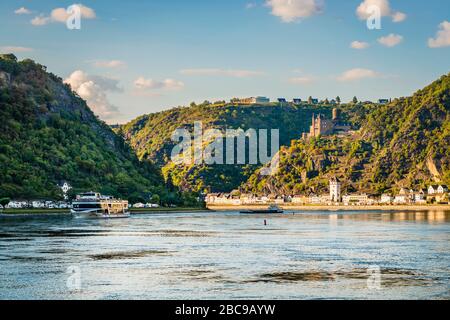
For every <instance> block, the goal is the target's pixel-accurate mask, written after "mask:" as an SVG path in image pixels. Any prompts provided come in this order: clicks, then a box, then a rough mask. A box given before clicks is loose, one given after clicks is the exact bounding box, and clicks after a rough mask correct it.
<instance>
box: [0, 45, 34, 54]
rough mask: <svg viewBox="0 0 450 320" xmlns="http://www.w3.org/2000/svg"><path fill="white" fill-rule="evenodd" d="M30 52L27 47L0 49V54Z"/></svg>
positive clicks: (30, 49) (5, 47)
mask: <svg viewBox="0 0 450 320" xmlns="http://www.w3.org/2000/svg"><path fill="white" fill-rule="evenodd" d="M30 51H33V49H32V48H27V47H16V46H4V47H0V52H6V53H21V52H30Z"/></svg>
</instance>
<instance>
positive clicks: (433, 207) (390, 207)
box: [208, 205, 450, 211]
mask: <svg viewBox="0 0 450 320" xmlns="http://www.w3.org/2000/svg"><path fill="white" fill-rule="evenodd" d="M279 207H281V208H282V209H283V210H285V211H450V205H375V206H326V205H303V206H301V205H281V206H279ZM208 209H210V210H215V211H240V210H252V209H253V210H260V209H267V205H240V206H208Z"/></svg>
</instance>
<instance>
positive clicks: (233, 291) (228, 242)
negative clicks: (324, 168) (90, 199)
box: [0, 211, 450, 299]
mask: <svg viewBox="0 0 450 320" xmlns="http://www.w3.org/2000/svg"><path fill="white" fill-rule="evenodd" d="M264 220H266V222H267V225H265V223H264ZM449 241H450V212H444V211H423V212H422V211H420V212H411V211H405V212H386V211H383V212H382V211H379V212H376V211H368V212H357V211H354V212H340V211H337V212H325V211H324V212H295V213H292V212H290V213H287V214H285V215H274V216H264V215H240V214H239V213H237V212H226V213H189V214H188V213H186V214H184V213H175V214H158V215H142V216H133V217H132V218H131V219H128V220H120V221H92V220H83V219H72V218H70V217H61V218H54V217H52V218H48V217H47V218H45V217H44V218H35V219H23V218H20V219H15V218H7V219H3V218H0V299H8V298H18V299H53V298H56V299H61V298H62V299H163V298H167V299H185V298H198V299H232V298H233V299H323V298H332V299H336V298H337V299H352V298H357V299H366V298H373V299H448V298H449V293H448V292H449V290H448V288H449V283H450V271H449V265H450V247H449ZM73 267H77V268H79V269H80V271H81V279H82V284H83V285H82V288H81V290H79V291H76V292H73V291H70V290H68V288H67V286H66V283H67V277H68V274H67V269H68V268H73ZM371 267H376V268H378V269H379V270H380V279H381V289H380V290H375V291H374V290H369V289H368V285H367V281H368V277H369V275H368V270H369V269H370V268H371Z"/></svg>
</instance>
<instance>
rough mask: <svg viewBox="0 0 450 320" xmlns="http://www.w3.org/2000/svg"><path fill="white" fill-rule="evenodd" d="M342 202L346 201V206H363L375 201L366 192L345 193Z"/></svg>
mask: <svg viewBox="0 0 450 320" xmlns="http://www.w3.org/2000/svg"><path fill="white" fill-rule="evenodd" d="M342 202H344V204H345V205H346V206H348V205H357V206H363V205H369V204H371V203H373V201H371V200H370V199H369V196H368V195H367V194H365V193H362V194H350V195H345V196H343V197H342Z"/></svg>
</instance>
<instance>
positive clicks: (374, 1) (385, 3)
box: [356, 0, 407, 22]
mask: <svg viewBox="0 0 450 320" xmlns="http://www.w3.org/2000/svg"><path fill="white" fill-rule="evenodd" d="M372 6H376V7H378V8H379V9H380V13H381V16H382V17H391V18H392V21H393V22H402V21H404V20H405V19H406V17H407V16H406V14H405V13H403V12H400V11H394V10H392V9H391V5H390V4H389V0H364V1H363V2H361V4H360V5H359V6H358V8H357V9H356V15H357V16H358V17H359V18H360V19H361V20H366V19H367V18H369V17H370V16H371V15H372V14H373V12H372V11H371V10H369V9H370V8H371V7H372Z"/></svg>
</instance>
